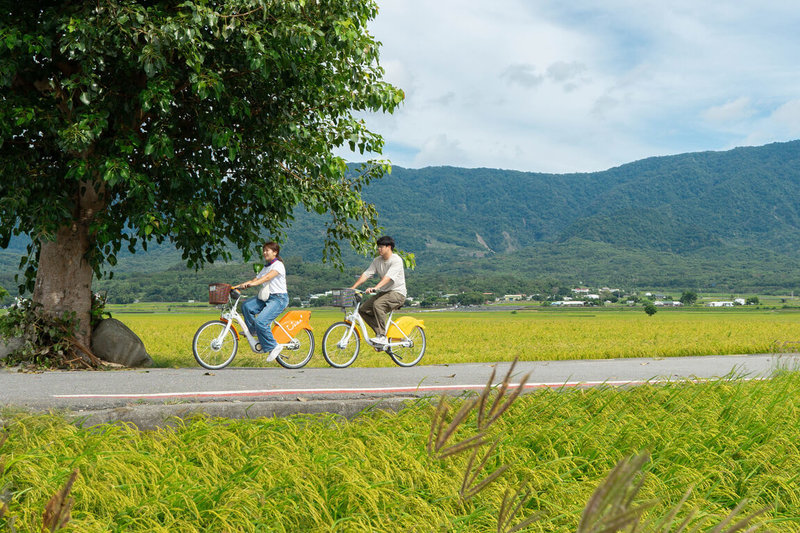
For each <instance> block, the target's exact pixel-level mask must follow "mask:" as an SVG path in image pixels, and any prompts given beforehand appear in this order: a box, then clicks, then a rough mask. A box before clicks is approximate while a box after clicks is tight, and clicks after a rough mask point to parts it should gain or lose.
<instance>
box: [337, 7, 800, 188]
mask: <svg viewBox="0 0 800 533" xmlns="http://www.w3.org/2000/svg"><path fill="white" fill-rule="evenodd" d="M378 2H379V5H380V14H379V15H378V18H377V19H376V20H375V21H373V22H372V24H371V26H370V31H371V32H372V34H373V35H374V36H375V38H376V39H377V40H379V41H381V42H382V43H383V47H382V52H381V64H382V65H383V67H384V68H385V70H386V79H387V80H388V81H390V82H392V83H393V84H395V85H397V86H399V87H400V88H402V89H403V90H404V91H405V94H406V100H405V102H404V103H403V105H402V107H401V108H400V109H399V110H398V111H396V112H395V114H394V115H370V116H367V117H366V118H367V124H368V125H369V127H370V129H372V130H373V131H376V132H378V133H381V134H382V135H383V136H384V139H385V140H386V147H385V150H384V157H387V158H388V159H390V160H391V161H392V163H393V164H395V165H399V166H403V167H408V168H420V167H425V166H435V165H453V166H460V167H491V168H505V169H516V170H524V171H535V172H554V173H565V172H593V171H598V170H605V169H607V168H610V167H613V166H617V165H621V164H624V163H629V162H631V161H636V160H638V159H643V158H646V157H651V156H658V155H670V154H678V153H684V152H695V151H705V150H727V149H730V148H733V147H736V146H748V145H762V144H767V143H770V142H775V141H788V140H794V139H797V138H800V37H799V36H798V32H799V31H800V30H798V28H800V6H799V5H798V4H797V3H796V0H786V1H782V0H761V1H754V0H735V1H734V0H724V1H720V0H709V1H700V2H698V1H697V0H659V1H652V0H603V1H600V0H595V1H590V0H569V1H564V0H557V1H555V0H527V1H526V0H378ZM349 158H350V159H353V160H357V159H356V158H354V157H352V154H351V156H350V157H349Z"/></svg>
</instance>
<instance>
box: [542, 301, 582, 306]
mask: <svg viewBox="0 0 800 533" xmlns="http://www.w3.org/2000/svg"><path fill="white" fill-rule="evenodd" d="M550 305H552V306H556V307H583V305H584V302H583V301H581V300H561V301H558V302H551V303H550Z"/></svg>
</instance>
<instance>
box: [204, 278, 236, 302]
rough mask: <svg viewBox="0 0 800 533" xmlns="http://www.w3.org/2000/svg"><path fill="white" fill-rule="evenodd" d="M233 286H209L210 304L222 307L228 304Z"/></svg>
mask: <svg viewBox="0 0 800 533" xmlns="http://www.w3.org/2000/svg"><path fill="white" fill-rule="evenodd" d="M230 294H231V286H230V285H228V284H227V283H212V284H210V285H209V286H208V303H210V304H214V305H221V304H226V303H228V297H230Z"/></svg>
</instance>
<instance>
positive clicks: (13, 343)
mask: <svg viewBox="0 0 800 533" xmlns="http://www.w3.org/2000/svg"><path fill="white" fill-rule="evenodd" d="M23 342H25V341H24V340H23V339H22V337H14V338H11V339H5V338H3V337H0V362H2V361H4V360H5V358H6V357H8V356H9V355H10V354H11V353H12V352H13V351H14V350H17V349H19V347H20V346H22V343H23Z"/></svg>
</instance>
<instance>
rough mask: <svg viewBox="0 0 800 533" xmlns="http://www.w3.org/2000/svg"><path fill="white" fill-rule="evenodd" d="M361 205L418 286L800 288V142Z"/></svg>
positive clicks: (397, 191)
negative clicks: (376, 217) (502, 279)
mask: <svg viewBox="0 0 800 533" xmlns="http://www.w3.org/2000/svg"><path fill="white" fill-rule="evenodd" d="M364 197H365V199H366V200H367V201H370V202H372V203H374V204H375V205H376V207H377V209H378V212H379V213H380V214H381V219H380V220H381V223H382V225H383V226H384V227H385V228H386V232H387V233H388V234H390V235H392V236H393V237H394V238H395V239H396V240H397V242H398V245H399V246H400V248H402V249H404V250H407V251H410V252H415V253H416V256H417V262H418V269H417V272H416V273H415V274H414V276H418V277H419V281H420V282H421V283H422V281H423V280H427V281H426V282H425V283H422V284H424V285H426V286H428V285H430V286H437V285H438V286H442V287H445V286H454V285H455V284H457V283H461V284H462V285H464V284H465V283H467V282H469V283H468V284H469V285H473V283H472V281H475V280H473V279H472V278H476V277H482V278H483V279H488V278H487V277H486V276H489V275H491V276H494V277H495V278H497V277H498V276H506V279H509V280H512V281H513V279H517V281H519V279H523V278H537V279H545V278H547V279H548V280H560V282H561V283H564V284H575V283H585V284H591V283H596V284H600V283H602V284H615V285H625V286H628V287H632V286H648V285H649V286H660V287H673V286H674V287H693V288H709V287H718V288H725V289H728V288H730V289H734V288H736V289H739V290H749V289H751V288H752V289H754V290H780V289H796V288H798V285H800V284H798V279H797V270H796V268H795V265H796V264H797V261H798V259H800V250H798V247H797V245H796V243H798V242H800V141H793V142H788V143H776V144H770V145H767V146H761V147H748V148H737V149H734V150H730V151H726V152H702V153H691V154H682V155H677V156H669V157H654V158H649V159H645V160H642V161H637V162H634V163H630V164H626V165H622V166H620V167H616V168H612V169H609V170H606V171H603V172H594V173H585V174H540V173H526V172H516V171H506V170H497V169H464V168H454V167H429V168H423V169H419V170H412V169H404V168H399V167H395V168H394V169H393V172H392V174H391V175H389V176H386V177H385V178H384V179H382V180H378V181H375V182H373V183H371V184H370V185H369V186H368V187H367V188H366V189H365V191H364ZM295 214H296V220H295V221H294V223H293V226H292V228H291V229H290V230H289V231H288V234H287V239H286V240H285V242H284V251H285V255H286V256H292V257H296V258H298V259H302V260H303V261H306V262H318V261H319V260H320V259H321V257H322V242H323V237H324V227H323V224H322V220H323V219H322V217H320V216H318V215H312V214H309V213H307V212H305V211H304V210H303V209H302V208H301V209H298V210H297V212H296V213H295ZM12 249H13V250H12ZM20 249H24V242H23V241H21V240H19V239H17V240H12V245H11V247H10V248H9V250H7V251H5V252H2V253H0V266H2V268H3V270H4V271H5V272H4V276H3V278H5V279H7V278H8V277H9V275H10V274H9V273H8V272H11V271H12V270H14V269H15V268H16V265H17V264H18V262H19V250H20ZM119 259H120V260H119V265H118V267H117V269H116V271H117V272H120V273H123V274H128V273H131V272H135V271H147V272H153V271H159V270H167V269H169V268H171V267H175V265H176V264H179V263H180V254H179V253H178V252H176V251H175V250H173V249H171V248H170V247H169V246H161V247H152V248H151V249H150V251H148V253H147V254H136V255H135V256H133V257H130V256H129V257H125V256H121V257H120V258H119ZM346 259H347V263H348V264H349V265H351V266H352V265H361V264H363V263H364V259H363V258H358V257H355V256H354V255H349V256H348V257H347V258H346ZM509 276H510V278H509ZM479 281H480V280H477V281H476V283H477V282H479ZM2 283H4V279H0V284H2ZM5 283H8V282H5ZM509 283H510V285H507V286H512V285H513V283H511V282H509ZM514 283H516V282H514ZM478 285H479V283H478ZM486 289H487V290H491V288H490V287H486Z"/></svg>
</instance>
